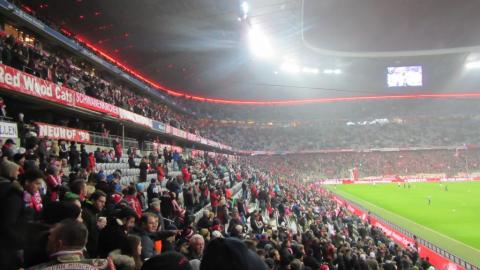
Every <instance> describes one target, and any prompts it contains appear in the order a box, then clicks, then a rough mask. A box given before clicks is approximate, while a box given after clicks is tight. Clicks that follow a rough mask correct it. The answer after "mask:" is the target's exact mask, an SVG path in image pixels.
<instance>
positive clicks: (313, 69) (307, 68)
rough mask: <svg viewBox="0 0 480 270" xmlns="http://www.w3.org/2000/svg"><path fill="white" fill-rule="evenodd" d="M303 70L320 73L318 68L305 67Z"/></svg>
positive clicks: (304, 71)
mask: <svg viewBox="0 0 480 270" xmlns="http://www.w3.org/2000/svg"><path fill="white" fill-rule="evenodd" d="M302 72H303V73H309V74H318V73H319V72H320V71H319V70H318V68H312V67H303V68H302Z"/></svg>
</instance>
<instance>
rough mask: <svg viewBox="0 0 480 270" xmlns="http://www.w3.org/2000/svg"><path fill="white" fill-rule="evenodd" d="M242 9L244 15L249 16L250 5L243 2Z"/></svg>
mask: <svg viewBox="0 0 480 270" xmlns="http://www.w3.org/2000/svg"><path fill="white" fill-rule="evenodd" d="M241 7H242V11H243V15H244V16H247V15H248V12H249V11H250V5H249V4H248V3H247V2H246V1H243V2H242V5H241Z"/></svg>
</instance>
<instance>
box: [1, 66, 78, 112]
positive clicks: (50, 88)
mask: <svg viewBox="0 0 480 270" xmlns="http://www.w3.org/2000/svg"><path fill="white" fill-rule="evenodd" d="M0 87H2V88H6V89H10V90H13V91H15V92H20V93H24V94H27V95H31V96H36V97H39V98H41V99H46V100H49V101H53V102H56V103H60V104H65V105H70V106H73V105H74V104H75V92H74V91H73V90H70V89H68V88H65V87H62V86H59V85H56V84H54V83H52V82H49V81H45V80H42V79H40V78H37V77H35V76H32V75H30V74H27V73H25V72H22V71H19V70H16V69H14V68H11V67H8V66H5V65H3V64H0Z"/></svg>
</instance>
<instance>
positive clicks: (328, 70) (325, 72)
mask: <svg viewBox="0 0 480 270" xmlns="http://www.w3.org/2000/svg"><path fill="white" fill-rule="evenodd" d="M323 74H329V75H330V74H335V75H339V74H342V70H341V69H338V68H336V69H324V70H323Z"/></svg>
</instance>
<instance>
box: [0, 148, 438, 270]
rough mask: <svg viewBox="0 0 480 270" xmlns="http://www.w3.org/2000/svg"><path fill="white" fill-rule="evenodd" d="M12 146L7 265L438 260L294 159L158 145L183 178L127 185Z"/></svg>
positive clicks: (3, 168)
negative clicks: (357, 211)
mask: <svg viewBox="0 0 480 270" xmlns="http://www.w3.org/2000/svg"><path fill="white" fill-rule="evenodd" d="M12 144H13V142H12V141H6V142H5V144H4V146H3V147H2V159H1V163H0V203H1V205H2V208H1V209H0V264H1V268H2V269H18V268H19V267H24V268H31V269H59V267H60V268H61V269H78V268H81V269H202V270H210V269H212V270H213V269H234V270H236V269H238V270H240V269H242V270H244V269H246V270H248V269H252V270H253V269H255V270H261V269H305V270H307V269H321V270H327V269H339V270H344V269H372V270H375V269H413V268H417V269H428V268H429V267H430V264H429V263H428V258H419V255H418V252H417V250H416V246H408V247H406V248H403V247H401V246H399V245H397V244H395V243H394V242H393V241H392V240H391V239H389V238H387V237H386V236H385V235H384V234H383V233H382V231H381V230H380V229H378V228H375V227H372V226H371V225H369V224H368V222H366V221H362V220H361V219H360V218H357V217H355V216H353V215H352V214H351V213H349V212H348V211H347V209H346V207H344V206H343V205H339V204H337V203H336V202H335V201H333V200H332V199H331V198H330V195H329V194H328V193H325V192H324V191H321V190H312V189H310V188H308V187H307V186H306V185H305V184H303V183H302V182H301V181H299V180H300V179H297V176H296V175H295V174H291V173H290V172H291V168H293V167H294V166H296V164H291V165H290V164H281V163H279V162H277V161H276V160H273V161H269V160H265V161H263V162H258V161H257V160H251V159H250V158H237V159H232V158H229V157H227V156H224V155H215V156H210V155H208V154H204V155H200V156H190V157H185V158H183V157H181V158H176V160H175V161H174V156H176V155H175V154H174V153H171V154H169V153H167V154H164V152H163V151H159V153H161V157H160V160H162V162H164V164H167V165H168V166H167V167H170V168H172V169H175V168H182V170H181V173H180V174H178V176H175V177H171V176H168V177H165V178H161V177H160V178H155V179H151V180H150V181H149V182H143V180H142V179H139V181H138V182H137V183H136V184H133V185H121V184H120V183H119V181H118V180H119V178H121V174H120V172H118V171H117V172H115V173H113V174H112V175H111V176H108V177H105V176H104V175H102V173H101V172H96V171H91V172H89V171H88V170H81V169H80V170H75V169H74V170H73V171H72V172H71V173H70V175H68V176H66V175H59V174H58V173H57V172H58V171H59V170H60V168H61V167H58V166H59V165H58V159H55V158H54V157H55V156H50V157H49V159H50V160H48V159H47V160H46V161H47V163H48V165H47V168H46V169H42V168H41V164H40V162H39V160H41V158H40V157H39V156H40V155H42V154H41V151H40V150H39V147H34V149H27V153H26V154H25V155H22V154H19V153H17V154H14V155H13V157H12V156H11V151H13V150H12V149H13V145H12ZM39 144H41V143H39ZM170 155H171V157H169V156H170ZM144 162H145V161H144ZM174 163H175V164H174ZM281 168H283V169H281ZM140 178H141V177H140ZM54 181H57V185H56V186H52V185H51V184H50V183H51V182H54ZM236 185H237V186H238V185H241V188H240V189H239V191H238V194H233V188H232V187H233V186H236ZM235 195H238V196H235ZM204 206H208V208H203V207H204ZM197 212H199V213H201V217H199V218H196V217H195V215H194V213H197ZM292 224H295V225H292ZM62 267H63V268H62ZM114 267H115V268H114Z"/></svg>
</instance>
